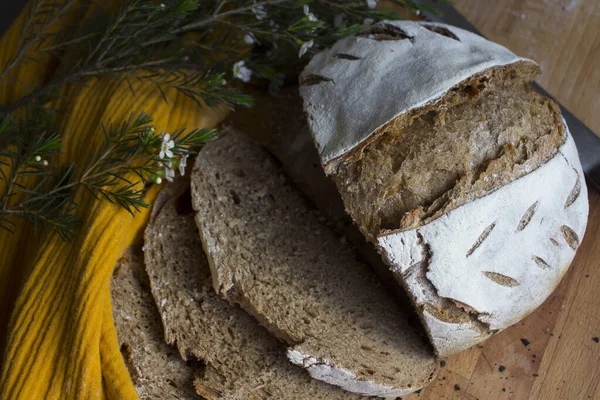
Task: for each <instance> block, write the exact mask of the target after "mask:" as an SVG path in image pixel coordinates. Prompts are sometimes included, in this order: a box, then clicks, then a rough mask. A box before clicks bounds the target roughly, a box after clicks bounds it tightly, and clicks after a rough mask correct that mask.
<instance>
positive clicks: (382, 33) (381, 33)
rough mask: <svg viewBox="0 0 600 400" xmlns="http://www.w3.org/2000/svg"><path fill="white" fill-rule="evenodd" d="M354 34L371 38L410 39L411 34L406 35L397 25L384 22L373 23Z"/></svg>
mask: <svg viewBox="0 0 600 400" xmlns="http://www.w3.org/2000/svg"><path fill="white" fill-rule="evenodd" d="M356 36H360V37H366V38H368V39H373V40H403V39H412V36H408V35H407V34H406V32H404V31H403V30H402V29H400V28H398V27H397V26H394V25H391V24H385V23H379V24H375V25H373V26H371V27H370V28H368V29H366V30H365V31H363V32H361V33H358V34H357V35H356Z"/></svg>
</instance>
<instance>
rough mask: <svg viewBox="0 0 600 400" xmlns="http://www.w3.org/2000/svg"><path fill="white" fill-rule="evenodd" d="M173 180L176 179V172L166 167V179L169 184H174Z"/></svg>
mask: <svg viewBox="0 0 600 400" xmlns="http://www.w3.org/2000/svg"><path fill="white" fill-rule="evenodd" d="M173 178H175V171H173V170H172V169H171V168H169V167H165V179H166V180H168V181H169V182H173Z"/></svg>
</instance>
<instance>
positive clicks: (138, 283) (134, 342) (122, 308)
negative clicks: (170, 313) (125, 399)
mask: <svg viewBox="0 0 600 400" xmlns="http://www.w3.org/2000/svg"><path fill="white" fill-rule="evenodd" d="M136 250H137V251H128V253H127V254H126V255H125V256H124V257H122V258H121V259H120V260H119V261H118V263H117V265H116V267H115V272H114V274H113V277H112V284H111V295H112V307H113V315H114V320H115V326H116V328H117V336H118V338H119V344H120V345H121V353H122V354H123V357H124V358H125V362H126V364H127V367H128V369H129V375H130V376H131V379H132V380H133V383H134V385H135V388H136V390H137V393H138V395H139V397H140V399H141V400H154V399H182V400H183V399H189V400H193V399H199V397H198V395H197V394H196V393H195V391H194V387H193V384H192V381H193V379H194V378H195V377H196V376H198V375H199V374H200V373H201V366H200V365H198V364H197V363H196V364H194V363H191V364H190V365H187V364H186V362H185V361H183V360H182V359H181V358H180V357H179V356H178V355H177V350H176V349H174V348H173V347H172V346H169V345H168V344H167V343H165V340H164V334H163V330H162V325H161V323H160V316H159V315H158V310H157V309H156V306H155V305H154V299H153V298H152V294H151V293H150V288H149V287H148V277H147V276H146V272H145V271H144V266H143V262H142V256H141V249H139V248H138V249H136Z"/></svg>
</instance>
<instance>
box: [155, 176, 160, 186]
mask: <svg viewBox="0 0 600 400" xmlns="http://www.w3.org/2000/svg"><path fill="white" fill-rule="evenodd" d="M154 182H156V184H157V185H160V184H161V183H162V178H161V177H160V176H157V177H156V178H154Z"/></svg>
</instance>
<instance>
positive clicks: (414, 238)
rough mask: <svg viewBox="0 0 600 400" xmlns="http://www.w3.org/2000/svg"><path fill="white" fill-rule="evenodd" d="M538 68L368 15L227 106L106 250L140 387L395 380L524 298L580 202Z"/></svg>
mask: <svg viewBox="0 0 600 400" xmlns="http://www.w3.org/2000/svg"><path fill="white" fill-rule="evenodd" d="M538 72H539V67H538V66H537V64H535V63H534V62H532V61H530V60H527V59H523V58H520V57H517V56H515V55H514V54H512V53H511V52H510V51H508V50H507V49H505V48H503V47H501V46H499V45H497V44H494V43H491V42H489V41H486V40H485V39H483V38H481V37H479V36H476V35H473V34H471V33H468V32H466V31H463V30H460V29H457V28H455V27H451V26H447V25H440V24H429V23H417V22H408V21H404V22H382V23H379V24H376V25H372V26H371V27H369V28H367V29H366V30H365V32H363V33H361V34H359V35H356V36H351V37H347V38H345V39H342V40H341V41H339V42H338V43H336V44H335V45H334V46H333V47H332V48H331V49H328V50H326V51H324V52H322V53H320V54H318V55H317V56H315V57H314V58H313V60H312V61H311V62H310V63H309V65H308V66H307V67H306V69H305V71H304V72H303V74H302V75H301V76H300V81H299V85H300V86H299V90H298V88H297V87H296V88H292V89H290V90H289V91H288V92H284V93H283V94H282V95H281V96H282V97H280V98H279V99H277V100H275V101H272V102H271V103H268V102H267V103H265V104H267V106H266V109H265V108H263V109H262V110H261V109H260V108H259V109H257V110H255V111H252V112H254V116H255V117H256V116H259V118H258V119H257V118H250V117H248V115H246V116H244V114H243V113H239V114H237V116H236V119H240V120H241V119H244V120H245V121H246V122H244V123H238V122H236V121H235V120H234V121H233V124H235V125H237V126H238V127H239V126H242V127H244V130H245V131H247V133H243V132H241V131H240V130H235V129H232V128H228V129H224V130H223V131H222V134H221V137H220V138H219V139H218V140H217V141H215V142H212V143H210V144H208V145H206V146H205V147H204V148H203V149H202V150H201V151H200V153H199V154H198V156H197V158H196V161H195V164H194V168H193V171H191V174H190V175H191V176H190V178H189V180H184V179H180V180H179V181H176V182H174V183H171V184H168V185H167V186H166V187H165V188H164V189H163V191H162V193H161V194H160V196H159V198H158V199H157V201H156V203H155V205H154V209H153V212H152V217H151V220H150V222H149V224H148V227H147V228H146V231H145V235H144V246H143V253H136V252H135V251H132V252H130V253H128V254H127V255H126V256H125V257H124V258H123V259H122V260H121V261H120V263H119V265H118V266H117V268H116V270H115V275H114V279H113V302H114V313H115V321H116V324H117V329H118V332H119V339H120V342H121V344H122V347H121V349H122V353H123V355H124V357H125V360H126V362H127V364H128V366H129V368H130V373H131V377H132V379H133V381H134V383H135V385H136V387H137V389H138V393H139V394H140V397H141V398H143V399H145V398H161V399H168V398H177V399H188V398H190V399H193V398H205V399H211V400H212V399H240V400H241V399H360V398H365V397H380V398H396V397H399V396H402V395H404V394H407V393H410V392H413V391H416V390H418V389H421V388H423V387H424V386H426V385H427V384H428V383H429V382H431V381H432V380H433V379H434V377H435V375H436V373H437V369H438V365H439V361H438V357H440V356H447V355H450V354H453V353H456V352H458V351H461V350H464V349H466V348H468V347H470V346H472V345H474V344H476V343H478V342H480V341H482V340H485V339H486V338H487V337H489V336H491V335H493V334H495V333H496V332H498V331H499V330H501V329H504V328H506V327H508V326H510V325H512V324H514V323H516V322H517V321H519V320H520V319H522V318H524V317H525V316H526V315H527V314H528V313H530V312H531V311H533V310H534V309H535V308H536V307H537V306H539V305H540V304H541V303H542V302H543V301H544V300H545V299H546V298H547V297H548V296H549V294H550V293H551V292H552V290H553V289H554V287H555V286H556V285H557V284H558V282H559V281H560V279H561V277H562V276H563V275H564V273H565V272H566V269H567V268H568V266H569V264H570V263H571V261H572V259H573V257H574V255H575V251H576V249H577V247H578V245H579V243H580V241H581V240H582V238H583V234H584V232H585V227H586V222H587V212H588V204H587V194H586V186H585V182H584V177H583V173H582V171H581V166H580V163H579V159H578V156H577V151H576V149H575V145H574V143H573V139H572V138H571V136H570V134H569V131H568V128H567V126H566V124H565V122H564V121H563V120H562V118H561V115H560V109H559V108H558V107H557V106H556V104H555V103H553V102H552V101H551V100H550V99H547V98H545V97H543V96H541V95H539V94H537V93H535V92H533V91H532V90H531V88H530V87H529V83H530V81H531V80H533V79H534V78H535V76H536V75H537V73H538ZM298 92H299V93H300V97H301V98H300V97H299V96H298V94H297V93H298ZM302 106H303V108H304V111H302ZM263 107H264V106H263ZM246 128H247V129H246ZM258 131H260V132H258ZM263 145H264V146H263ZM374 250H376V251H374Z"/></svg>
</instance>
